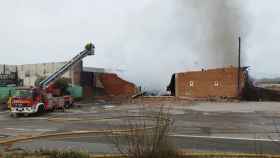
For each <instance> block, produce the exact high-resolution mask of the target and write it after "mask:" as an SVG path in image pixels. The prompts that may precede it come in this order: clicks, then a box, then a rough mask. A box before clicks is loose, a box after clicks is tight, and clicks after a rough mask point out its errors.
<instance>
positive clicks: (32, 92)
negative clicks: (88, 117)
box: [9, 43, 95, 116]
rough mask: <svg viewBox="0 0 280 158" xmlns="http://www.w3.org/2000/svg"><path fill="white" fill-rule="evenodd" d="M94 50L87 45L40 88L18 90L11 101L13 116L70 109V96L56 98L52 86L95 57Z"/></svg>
mask: <svg viewBox="0 0 280 158" xmlns="http://www.w3.org/2000/svg"><path fill="white" fill-rule="evenodd" d="M94 48H95V47H94V45H93V44H91V43H90V44H87V45H86V46H85V50H83V51H82V52H80V53H79V54H78V55H76V56H75V57H74V58H72V59H71V60H70V61H69V62H67V63H66V64H65V65H63V66H62V67H61V68H60V69H58V70H57V71H56V72H54V73H53V74H51V75H50V76H49V77H47V78H46V79H44V80H43V81H41V82H40V83H39V86H38V87H22V88H17V89H16V92H15V94H14V95H13V96H12V97H11V98H10V100H9V102H10V103H9V106H10V111H11V115H12V116H17V115H18V114H24V115H25V116H27V115H29V114H33V113H39V112H45V111H52V110H55V109H65V108H69V107H70V106H71V105H72V104H73V98H72V97H71V96H70V95H63V96H54V95H53V89H52V88H51V87H52V86H51V85H52V83H54V82H55V81H56V80H57V79H59V78H60V77H61V76H62V75H63V74H64V73H65V72H67V71H68V70H69V69H70V68H71V67H72V66H73V65H75V64H76V63H78V62H79V61H81V60H82V59H83V58H84V57H86V56H88V55H94Z"/></svg>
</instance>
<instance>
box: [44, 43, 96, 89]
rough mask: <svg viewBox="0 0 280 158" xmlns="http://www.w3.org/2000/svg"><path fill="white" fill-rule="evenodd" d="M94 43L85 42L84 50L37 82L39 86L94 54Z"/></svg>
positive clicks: (51, 80)
mask: <svg viewBox="0 0 280 158" xmlns="http://www.w3.org/2000/svg"><path fill="white" fill-rule="evenodd" d="M94 48H95V47H94V45H93V44H87V45H86V47H85V50H83V51H82V52H80V53H79V54H77V55H76V56H75V57H74V58H72V59H71V60H70V61H68V62H67V63H65V64H64V65H63V66H62V67H61V68H59V69H58V70H57V71H55V72H54V73H53V74H51V75H50V76H49V77H47V78H46V79H44V80H43V81H41V82H40V83H39V86H40V87H41V88H46V87H47V86H48V85H49V84H50V83H52V82H54V81H55V80H57V79H58V78H59V77H61V76H62V75H63V74H65V73H66V72H67V71H68V70H69V69H71V68H72V67H73V66H74V65H75V64H76V63H78V62H79V61H81V60H82V59H83V58H85V57H86V56H88V55H94Z"/></svg>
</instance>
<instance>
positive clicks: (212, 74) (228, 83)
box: [168, 67, 247, 98]
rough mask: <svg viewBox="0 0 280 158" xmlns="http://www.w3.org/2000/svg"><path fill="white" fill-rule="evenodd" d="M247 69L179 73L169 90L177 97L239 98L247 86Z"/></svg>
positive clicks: (231, 68) (175, 75) (233, 68)
mask: <svg viewBox="0 0 280 158" xmlns="http://www.w3.org/2000/svg"><path fill="white" fill-rule="evenodd" d="M246 69H247V68H241V69H238V68H236V67H229V68H218V69H209V70H202V71H192V72H182V73H177V74H174V75H173V77H172V79H171V82H170V85H169V86H168V90H169V91H171V93H172V94H173V95H175V96H177V97H191V98H209V97H227V98H239V97H240V96H241V95H242V92H243V89H244V86H245V81H246V74H247V73H246ZM238 70H239V71H238Z"/></svg>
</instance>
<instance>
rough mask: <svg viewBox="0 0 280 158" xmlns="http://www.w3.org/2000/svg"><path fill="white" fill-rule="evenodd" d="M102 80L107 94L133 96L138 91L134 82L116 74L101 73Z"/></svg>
mask: <svg viewBox="0 0 280 158" xmlns="http://www.w3.org/2000/svg"><path fill="white" fill-rule="evenodd" d="M100 81H101V82H102V84H103V86H104V91H105V93H106V95H110V96H131V95H133V94H135V93H136V91H137V88H136V86H135V85H134V84H133V83H130V82H128V81H125V80H123V79H121V78H120V77H118V76H117V75H116V74H101V75H100Z"/></svg>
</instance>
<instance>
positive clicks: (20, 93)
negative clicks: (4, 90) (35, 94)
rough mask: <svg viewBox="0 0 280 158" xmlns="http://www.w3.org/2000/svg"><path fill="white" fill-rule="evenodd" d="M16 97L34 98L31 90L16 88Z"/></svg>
mask: <svg viewBox="0 0 280 158" xmlns="http://www.w3.org/2000/svg"><path fill="white" fill-rule="evenodd" d="M14 97H23V98H32V91H31V90H16V92H15V94H14Z"/></svg>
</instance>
